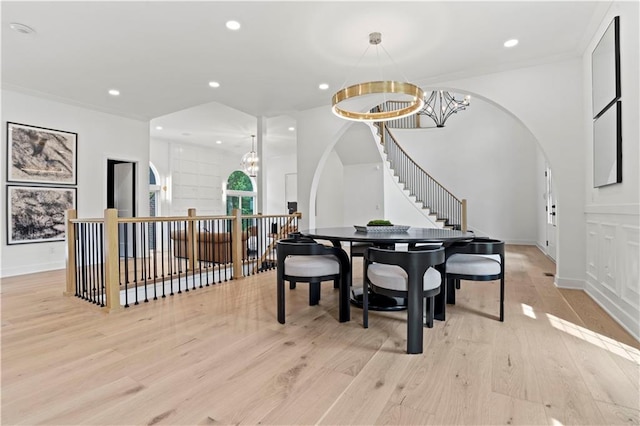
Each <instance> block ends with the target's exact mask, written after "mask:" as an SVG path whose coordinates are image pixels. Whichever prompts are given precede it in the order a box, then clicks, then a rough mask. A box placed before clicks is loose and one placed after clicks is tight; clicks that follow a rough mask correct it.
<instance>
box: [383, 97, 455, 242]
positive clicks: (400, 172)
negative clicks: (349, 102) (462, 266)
mask: <svg viewBox="0 0 640 426" xmlns="http://www.w3.org/2000/svg"><path fill="white" fill-rule="evenodd" d="M377 108H378V107H377ZM412 117H413V116H411V117H407V118H404V119H400V120H393V121H390V122H388V123H389V124H385V122H379V123H373V126H374V127H375V128H376V129H377V134H378V136H379V137H380V143H381V146H382V152H383V154H384V155H385V156H386V160H387V161H388V162H389V167H390V169H391V171H392V172H393V174H394V176H396V177H397V179H398V181H399V183H400V185H401V186H403V187H404V190H405V194H407V196H408V197H409V199H410V200H411V201H413V202H415V203H417V204H418V206H419V208H420V210H421V211H422V212H423V214H424V215H425V216H427V217H428V218H429V219H430V220H431V221H432V222H434V223H435V224H436V226H438V227H441V228H445V229H456V230H462V231H466V230H467V200H464V199H462V200H461V199H459V198H457V197H456V196H455V195H453V194H452V193H451V192H450V191H449V190H447V189H446V188H445V187H444V186H442V185H441V184H440V183H439V182H438V181H437V180H435V179H434V178H433V177H432V176H431V175H430V174H429V173H427V172H426V171H425V170H424V169H423V168H422V167H420V166H419V165H418V164H416V162H415V161H413V159H412V158H411V157H409V155H408V154H407V153H406V152H405V151H404V150H403V149H402V147H401V146H400V145H398V142H397V141H396V139H395V138H394V136H393V134H392V133H391V132H390V130H389V129H390V127H393V128H415V127H416V126H415V124H416V123H415V119H412ZM405 126H407V127H405Z"/></svg>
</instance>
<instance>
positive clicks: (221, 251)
mask: <svg viewBox="0 0 640 426" xmlns="http://www.w3.org/2000/svg"><path fill="white" fill-rule="evenodd" d="M300 217H301V215H300V214H299V213H295V214H292V215H245V216H242V215H241V214H240V211H239V210H236V211H234V214H233V215H232V216H197V215H196V211H195V209H190V210H189V213H188V216H184V217H182V216H181V217H143V218H119V217H118V216H117V210H115V209H107V210H105V214H104V217H103V218H93V219H79V218H78V217H77V212H76V211H75V210H69V211H68V212H67V285H66V291H65V294H66V295H69V296H71V295H74V296H76V297H79V298H81V299H83V300H86V301H88V302H90V303H93V304H95V305H98V306H100V307H103V308H105V309H106V310H108V311H111V310H117V309H121V308H122V307H125V308H127V307H129V306H131V305H137V304H139V303H140V302H144V303H146V302H149V300H157V299H158V298H165V297H167V296H173V295H175V294H180V293H182V292H189V291H194V290H197V289H199V288H203V287H206V286H210V285H214V284H217V283H221V282H223V281H229V280H233V279H240V278H242V277H246V276H248V275H253V274H256V273H260V272H263V271H266V270H269V269H273V268H275V265H276V259H275V244H276V242H277V240H278V239H280V238H284V237H286V236H287V235H288V233H290V232H295V231H297V229H298V220H299V218H300Z"/></svg>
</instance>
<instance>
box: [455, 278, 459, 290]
mask: <svg viewBox="0 0 640 426" xmlns="http://www.w3.org/2000/svg"><path fill="white" fill-rule="evenodd" d="M456 290H460V279H458V278H456Z"/></svg>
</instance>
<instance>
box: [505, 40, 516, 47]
mask: <svg viewBox="0 0 640 426" xmlns="http://www.w3.org/2000/svg"><path fill="white" fill-rule="evenodd" d="M517 44H518V40H517V39H515V38H512V39H511V40H507V41H505V42H504V47H513V46H515V45H517Z"/></svg>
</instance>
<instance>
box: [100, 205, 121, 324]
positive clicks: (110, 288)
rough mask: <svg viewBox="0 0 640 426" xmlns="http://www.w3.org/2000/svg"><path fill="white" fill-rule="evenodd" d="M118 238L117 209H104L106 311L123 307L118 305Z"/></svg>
mask: <svg viewBox="0 0 640 426" xmlns="http://www.w3.org/2000/svg"><path fill="white" fill-rule="evenodd" d="M119 251H120V240H119V238H118V209H106V210H105V211H104V284H105V292H106V296H107V306H106V310H107V311H109V312H110V311H114V310H120V309H123V308H122V305H120V254H119Z"/></svg>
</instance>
